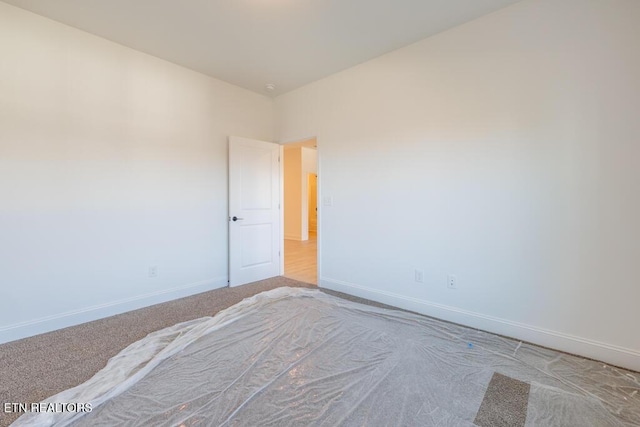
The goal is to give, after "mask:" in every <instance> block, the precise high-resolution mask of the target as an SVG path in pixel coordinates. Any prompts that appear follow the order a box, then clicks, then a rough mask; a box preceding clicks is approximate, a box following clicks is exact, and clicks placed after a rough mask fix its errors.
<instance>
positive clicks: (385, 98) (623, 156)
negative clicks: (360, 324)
mask: <svg viewBox="0 0 640 427" xmlns="http://www.w3.org/2000/svg"><path fill="white" fill-rule="evenodd" d="M638 22H640V2H638V1H636V0H608V1H601V0H566V1H561V2H559V1H556V0H531V1H524V2H521V3H518V4H516V5H514V6H511V7H508V8H506V9H502V10H500V11H498V12H496V13H493V14H491V15H488V16H486V17H483V18H480V19H478V20H475V21H472V22H470V23H467V24H465V25H462V26H460V27H457V28H455V29H452V30H450V31H447V32H444V33H441V34H439V35H436V36H434V37H432V38H429V39H425V40H423V41H421V42H419V43H416V44H413V45H411V46H408V47H406V48H403V49H400V50H397V51H395V52H392V53H390V54H387V55H384V56H382V57H379V58H377V59H375V60H372V61H369V62H366V63H364V64H361V65H359V66H357V67H354V68H351V69H348V70H346V71H344V72H341V73H338V74H336V75H333V76H331V77H328V78H326V79H323V80H321V81H319V82H316V83H314V84H311V85H308V86H305V87H303V88H301V89H299V90H296V91H294V92H291V93H289V94H286V95H283V96H280V97H278V98H277V99H276V110H277V112H278V115H279V129H280V131H279V135H278V137H279V140H281V141H292V140H296V139H302V138H306V137H309V136H310V135H315V136H317V137H318V145H319V146H320V147H321V148H322V151H321V152H320V163H321V165H322V170H321V174H320V183H321V191H322V194H321V198H322V197H324V196H332V197H333V203H334V206H332V207H327V206H321V209H322V215H321V217H320V218H321V222H322V223H321V227H322V248H321V255H320V256H321V258H322V272H321V277H320V283H321V285H322V286H325V287H329V288H334V289H339V290H343V291H347V292H350V293H353V294H358V295H361V296H365V297H369V298H373V299H377V300H380V301H384V302H388V303H391V304H395V305H399V306H403V307H406V308H410V309H413V310H417V311H421V312H424V313H428V314H432V315H435V316H437V317H441V318H445V319H448V320H453V321H457V322H461V323H465V324H468V325H472V326H477V327H480V328H483V329H488V330H492V331H495V332H499V333H504V334H507V335H512V336H516V337H520V338H522V339H526V340H530V341H534V342H538V343H541V344H544V345H549V346H552V347H556V348H560V349H564V350H567V351H571V352H576V353H580V354H584V355H587V356H592V357H596V358H600V359H604V360H607V361H610V362H611V363H617V364H622V365H625V366H628V367H632V368H635V369H640V339H639V337H640V335H638V331H637V326H638V325H639V324H640V311H639V310H638V309H637V302H638V301H639V300H640V286H638V277H640V262H638V261H639V258H638V256H639V254H640V222H639V221H638V218H640V191H638V188H637V187H638V185H637V183H638V182H640V120H638V111H640V79H638V76H640V49H638V41H639V40H640V26H638V25H637V23H638ZM364 212H366V213H367V214H366V215H363V213H364ZM415 268H420V269H424V271H425V283H424V284H419V283H416V282H415V281H414V269H415ZM451 273H453V274H455V275H457V278H458V289H456V290H451V289H447V287H446V279H447V275H448V274H451Z"/></svg>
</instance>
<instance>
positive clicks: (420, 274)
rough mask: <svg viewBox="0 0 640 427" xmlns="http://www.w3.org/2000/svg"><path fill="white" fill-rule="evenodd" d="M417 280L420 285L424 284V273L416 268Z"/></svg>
mask: <svg viewBox="0 0 640 427" xmlns="http://www.w3.org/2000/svg"><path fill="white" fill-rule="evenodd" d="M415 279H416V282H418V283H424V271H423V270H420V269H419V268H416V270H415Z"/></svg>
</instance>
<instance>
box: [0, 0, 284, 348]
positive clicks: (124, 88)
mask: <svg viewBox="0 0 640 427" xmlns="http://www.w3.org/2000/svg"><path fill="white" fill-rule="evenodd" d="M0 52H1V57H2V59H1V62H0V282H1V284H0V342H3V341H8V340H12V339H16V338H20V337H23V336H27V335H31V334H35V333H39V332H44V331H47V330H51V329H55V328H58V327H62V326H68V325H71V324H75V323H78V322H80V321H85V320H92V319H95V318H97V317H100V316H106V315H110V314H115V313H117V312H121V311H124V310H127V309H132V308H137V307H140V306H144V305H148V304H151V303H156V302H160V301H164V300H168V299H172V298H176V297H179V296H184V295H189V294H193V293H196V292H201V291H205V290H208V289H212V288H215V287H219V286H223V285H226V283H227V274H228V272H227V218H226V217H227V136H228V135H240V136H246V137H251V138H258V139H263V140H272V139H273V136H274V135H273V120H274V119H273V102H272V101H271V100H270V99H268V98H266V97H263V96H260V95H257V94H254V93H251V92H249V91H246V90H243V89H240V88H237V87H234V86H232V85H229V84H227V83H223V82H221V81H218V80H214V79H211V78H209V77H206V76H204V75H201V74H198V73H196V72H193V71H190V70H187V69H185V68H181V67H179V66H176V65H174V64H171V63H168V62H165V61H162V60H160V59H157V58H154V57H151V56H148V55H145V54H142V53H139V52H136V51H134V50H131V49H128V48H125V47H122V46H120V45H117V44H114V43H111V42H109V41H106V40H104V39H100V38H98V37H94V36H91V35H89V34H87V33H84V32H81V31H78V30H75V29H72V28H70V27H67V26H64V25H61V24H58V23H55V22H53V21H50V20H48V19H45V18H42V17H39V16H37V15H34V14H31V13H29V12H25V11H23V10H21V9H17V8H14V7H12V6H8V5H7V4H5V3H1V2H0ZM152 265H153V266H157V267H158V277H157V278H155V279H150V278H149V277H148V268H149V266H152Z"/></svg>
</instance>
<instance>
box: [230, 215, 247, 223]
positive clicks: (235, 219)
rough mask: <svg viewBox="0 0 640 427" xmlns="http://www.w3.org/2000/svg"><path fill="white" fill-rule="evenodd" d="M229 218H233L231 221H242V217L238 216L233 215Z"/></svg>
mask: <svg viewBox="0 0 640 427" xmlns="http://www.w3.org/2000/svg"><path fill="white" fill-rule="evenodd" d="M231 219H232V220H233V222H236V221H242V220H243V219H244V218H238V217H237V216H234V217H233V218H231Z"/></svg>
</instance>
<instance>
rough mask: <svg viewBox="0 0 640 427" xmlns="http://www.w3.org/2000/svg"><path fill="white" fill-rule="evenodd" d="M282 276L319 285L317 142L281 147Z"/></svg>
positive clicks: (297, 143) (314, 140) (308, 141)
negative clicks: (282, 175) (282, 199)
mask: <svg viewBox="0 0 640 427" xmlns="http://www.w3.org/2000/svg"><path fill="white" fill-rule="evenodd" d="M282 167H283V171H284V180H283V181H284V182H283V186H284V245H283V248H284V275H285V276H286V277H289V278H292V279H296V280H300V281H301V282H307V283H313V284H316V285H317V284H318V227H317V224H318V219H317V218H318V217H317V215H318V214H317V203H318V192H317V188H318V186H317V181H318V155H317V143H316V139H315V138H312V139H307V140H304V141H300V142H296V143H292V144H286V145H285V146H284V147H283V164H282Z"/></svg>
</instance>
